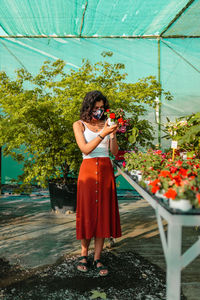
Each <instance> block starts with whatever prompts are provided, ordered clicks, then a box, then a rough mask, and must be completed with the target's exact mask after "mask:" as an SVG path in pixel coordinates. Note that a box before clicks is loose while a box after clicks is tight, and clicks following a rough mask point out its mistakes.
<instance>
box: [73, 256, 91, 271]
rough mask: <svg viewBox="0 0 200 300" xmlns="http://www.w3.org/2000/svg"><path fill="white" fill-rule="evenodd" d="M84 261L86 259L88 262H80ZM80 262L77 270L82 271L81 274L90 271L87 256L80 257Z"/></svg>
mask: <svg viewBox="0 0 200 300" xmlns="http://www.w3.org/2000/svg"><path fill="white" fill-rule="evenodd" d="M82 259H86V262H82V261H80V260H82ZM78 260H79V262H78V264H77V267H76V268H77V270H78V271H80V272H84V273H86V272H87V271H88V257H87V256H80V257H79V258H78Z"/></svg>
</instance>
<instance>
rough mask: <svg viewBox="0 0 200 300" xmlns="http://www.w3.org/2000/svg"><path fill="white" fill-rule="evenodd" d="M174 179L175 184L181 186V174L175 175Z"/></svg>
mask: <svg viewBox="0 0 200 300" xmlns="http://www.w3.org/2000/svg"><path fill="white" fill-rule="evenodd" d="M173 181H174V182H175V185H177V186H181V182H182V181H181V177H180V176H179V175H176V176H174V177H173Z"/></svg>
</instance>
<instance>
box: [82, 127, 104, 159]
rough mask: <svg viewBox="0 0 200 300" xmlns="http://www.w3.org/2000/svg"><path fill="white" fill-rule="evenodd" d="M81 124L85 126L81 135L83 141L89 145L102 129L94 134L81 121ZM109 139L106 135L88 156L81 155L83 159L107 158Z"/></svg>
mask: <svg viewBox="0 0 200 300" xmlns="http://www.w3.org/2000/svg"><path fill="white" fill-rule="evenodd" d="M81 122H82V123H83V125H84V126H85V130H84V133H83V134H84V137H85V140H86V142H87V143H89V142H90V141H92V140H93V139H95V138H96V137H97V136H98V134H101V132H102V131H103V129H102V130H101V131H99V132H94V131H92V130H90V129H89V128H88V127H87V125H86V124H85V123H84V122H83V121H81ZM109 139H110V136H108V135H107V136H106V137H105V138H104V139H103V140H102V141H101V143H100V144H99V145H98V146H97V147H96V148H95V149H94V150H93V151H92V152H90V153H89V154H88V155H86V154H84V153H82V155H83V159H87V158H94V157H109Z"/></svg>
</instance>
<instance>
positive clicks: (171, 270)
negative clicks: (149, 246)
mask: <svg viewBox="0 0 200 300" xmlns="http://www.w3.org/2000/svg"><path fill="white" fill-rule="evenodd" d="M167 237H168V245H167V257H166V262H167V300H179V299H180V292H181V242H182V228H181V226H180V225H176V224H168V233H167Z"/></svg>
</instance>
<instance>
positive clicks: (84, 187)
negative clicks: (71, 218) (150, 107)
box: [76, 157, 121, 240]
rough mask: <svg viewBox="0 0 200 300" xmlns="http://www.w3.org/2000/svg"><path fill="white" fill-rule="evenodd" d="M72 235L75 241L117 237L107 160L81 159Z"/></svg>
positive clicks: (115, 204)
mask: <svg viewBox="0 0 200 300" xmlns="http://www.w3.org/2000/svg"><path fill="white" fill-rule="evenodd" d="M76 236H77V239H78V240H81V239H91V238H92V237H100V238H109V237H114V238H116V237H120V236H121V226H120V217H119V209H118V202H117V194H116V185H115V178H114V173H113V166H112V164H111V161H110V158H109V157H97V158H89V159H84V160H83V162H82V164H81V167H80V171H79V177H78V184H77V209H76Z"/></svg>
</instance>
